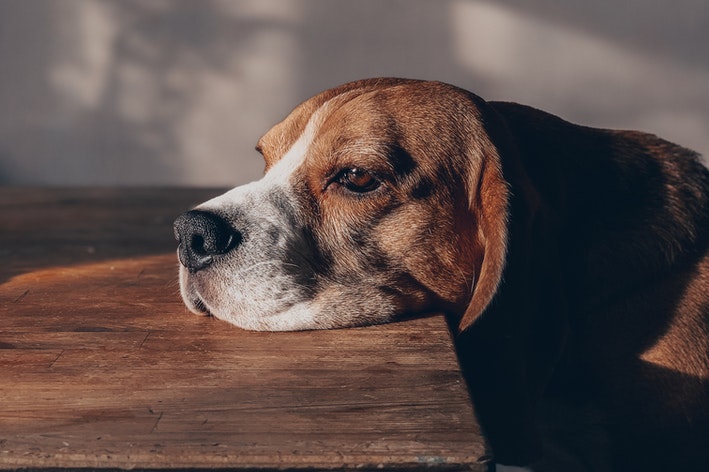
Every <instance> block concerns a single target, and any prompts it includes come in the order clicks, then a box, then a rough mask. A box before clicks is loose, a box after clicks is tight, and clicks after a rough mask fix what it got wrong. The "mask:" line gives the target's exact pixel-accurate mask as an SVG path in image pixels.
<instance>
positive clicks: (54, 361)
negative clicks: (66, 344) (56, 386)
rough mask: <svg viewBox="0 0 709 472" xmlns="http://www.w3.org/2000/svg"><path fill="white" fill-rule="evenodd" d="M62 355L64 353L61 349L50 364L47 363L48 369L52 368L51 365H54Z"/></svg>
mask: <svg viewBox="0 0 709 472" xmlns="http://www.w3.org/2000/svg"><path fill="white" fill-rule="evenodd" d="M63 355H64V351H63V350H62V352H60V353H59V355H58V356H57V358H56V359H54V360H53V361H52V363H51V364H49V368H50V369H51V368H53V367H54V364H56V363H57V361H58V360H59V359H60V358H61V357H62V356H63Z"/></svg>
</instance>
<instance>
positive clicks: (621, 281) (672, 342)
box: [174, 79, 709, 471]
mask: <svg viewBox="0 0 709 472" xmlns="http://www.w3.org/2000/svg"><path fill="white" fill-rule="evenodd" d="M256 149H257V150H258V151H259V152H260V153H261V154H262V155H263V157H264V159H265V161H266V172H265V175H264V177H263V178H262V179H261V180H259V181H257V182H254V183H250V184H248V185H244V186H241V187H237V188H235V189H233V190H231V191H229V192H227V193H225V194H223V195H221V196H219V197H216V198H214V199H213V200H210V201H208V202H206V203H203V204H201V205H199V206H198V207H197V208H195V209H194V210H191V211H188V212H187V213H184V214H183V215H181V216H180V217H179V218H178V219H177V220H176V221H175V225H174V227H175V235H176V238H177V240H178V241H179V248H178V251H177V252H178V256H179V260H180V262H181V267H180V286H181V293H182V297H183V299H184V302H185V304H186V305H187V306H188V307H189V309H190V310H192V311H194V312H196V313H205V314H209V315H213V316H215V317H217V318H220V319H222V320H226V321H227V322H229V323H232V324H234V325H236V326H239V327H242V328H244V329H249V330H270V331H280V330H307V329H321V328H338V327H347V326H356V325H367V324H372V323H382V322H387V321H391V320H395V319H397V318H398V317H402V316H410V315H411V314H415V313H423V312H432V311H438V312H440V311H443V312H445V313H447V314H448V315H449V319H450V320H451V321H450V322H451V324H452V326H453V327H454V329H455V330H456V332H457V336H456V345H457V349H458V354H459V358H460V362H461V366H462V368H463V371H464V374H465V376H466V380H467V381H468V384H469V389H470V393H471V397H472V400H473V403H474V405H475V408H476V412H477V415H478V417H479V421H480V424H481V427H482V428H483V431H484V433H485V436H486V438H487V440H488V442H489V445H490V447H491V451H492V453H493V455H494V458H495V461H496V462H498V463H501V464H508V465H511V466H526V467H531V468H532V469H533V470H564V471H572V470H592V471H601V470H602V471H605V470H623V471H626V470H644V471H647V470H682V471H689V470H692V471H694V470H696V471H700V470H701V471H707V470H709V354H708V352H709V171H708V170H707V169H706V168H705V167H704V166H703V165H702V164H701V163H700V162H699V160H698V156H697V155H696V154H695V153H694V152H692V151H689V150H687V149H684V148H682V147H680V146H677V145H675V144H672V143H669V142H667V141H664V140H662V139H660V138H658V137H655V136H652V135H649V134H644V133H640V132H631V131H611V130H605V129H594V128H588V127H583V126H578V125H574V124H571V123H568V122H566V121H564V120H562V119H560V118H557V117H555V116H553V115H550V114H548V113H545V112H543V111H539V110H536V109H533V108H530V107H527V106H523V105H518V104H514V103H503V102H485V101H483V100H482V99H481V98H479V97H477V96H476V95H474V94H472V93H470V92H467V91H465V90H462V89H459V88H456V87H453V86H451V85H447V84H443V83H439V82H426V81H416V80H403V79H371V80H363V81H358V82H353V83H349V84H346V85H342V86H340V87H338V88H335V89H332V90H328V91H325V92H322V93H320V94H319V95H316V96H315V97H313V98H311V99H309V100H307V101H305V102H304V103H302V104H301V105H299V106H298V107H297V108H295V110H293V112H292V113H291V114H290V115H289V116H288V117H287V118H285V119H284V120H283V121H282V122H281V123H279V124H277V125H276V126H274V127H273V128H272V129H271V130H270V131H269V132H268V133H266V135H265V136H263V137H262V138H261V139H260V140H259V142H258V146H257V148H256Z"/></svg>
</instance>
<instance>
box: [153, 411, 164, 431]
mask: <svg viewBox="0 0 709 472" xmlns="http://www.w3.org/2000/svg"><path fill="white" fill-rule="evenodd" d="M163 414H164V412H163V411H161V412H160V415H159V416H158V419H157V420H155V424H154V425H153V429H151V430H150V432H151V433H154V432H155V430H156V429H158V423H160V420H161V419H162V415H163Z"/></svg>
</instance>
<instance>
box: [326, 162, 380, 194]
mask: <svg viewBox="0 0 709 472" xmlns="http://www.w3.org/2000/svg"><path fill="white" fill-rule="evenodd" d="M337 181H338V183H339V184H340V185H342V186H343V187H345V188H346V189H347V190H349V191H351V192H356V193H366V192H371V191H372V190H375V189H376V188H377V187H379V184H380V182H379V181H378V180H377V179H376V178H375V177H374V176H373V175H372V174H370V173H369V172H367V171H366V170H364V169H360V168H358V167H353V168H352V169H347V170H345V171H343V172H342V173H340V176H339V177H338V179H337Z"/></svg>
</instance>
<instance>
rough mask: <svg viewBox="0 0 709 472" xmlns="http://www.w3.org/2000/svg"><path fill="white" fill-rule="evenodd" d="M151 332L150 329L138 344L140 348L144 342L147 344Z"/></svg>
mask: <svg viewBox="0 0 709 472" xmlns="http://www.w3.org/2000/svg"><path fill="white" fill-rule="evenodd" d="M150 333H151V332H150V331H148V333H147V334H146V335H145V337H144V338H143V340H142V341H141V342H140V345H139V346H138V349H140V348H142V347H143V344H145V341H147V340H148V338H149V337H150Z"/></svg>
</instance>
